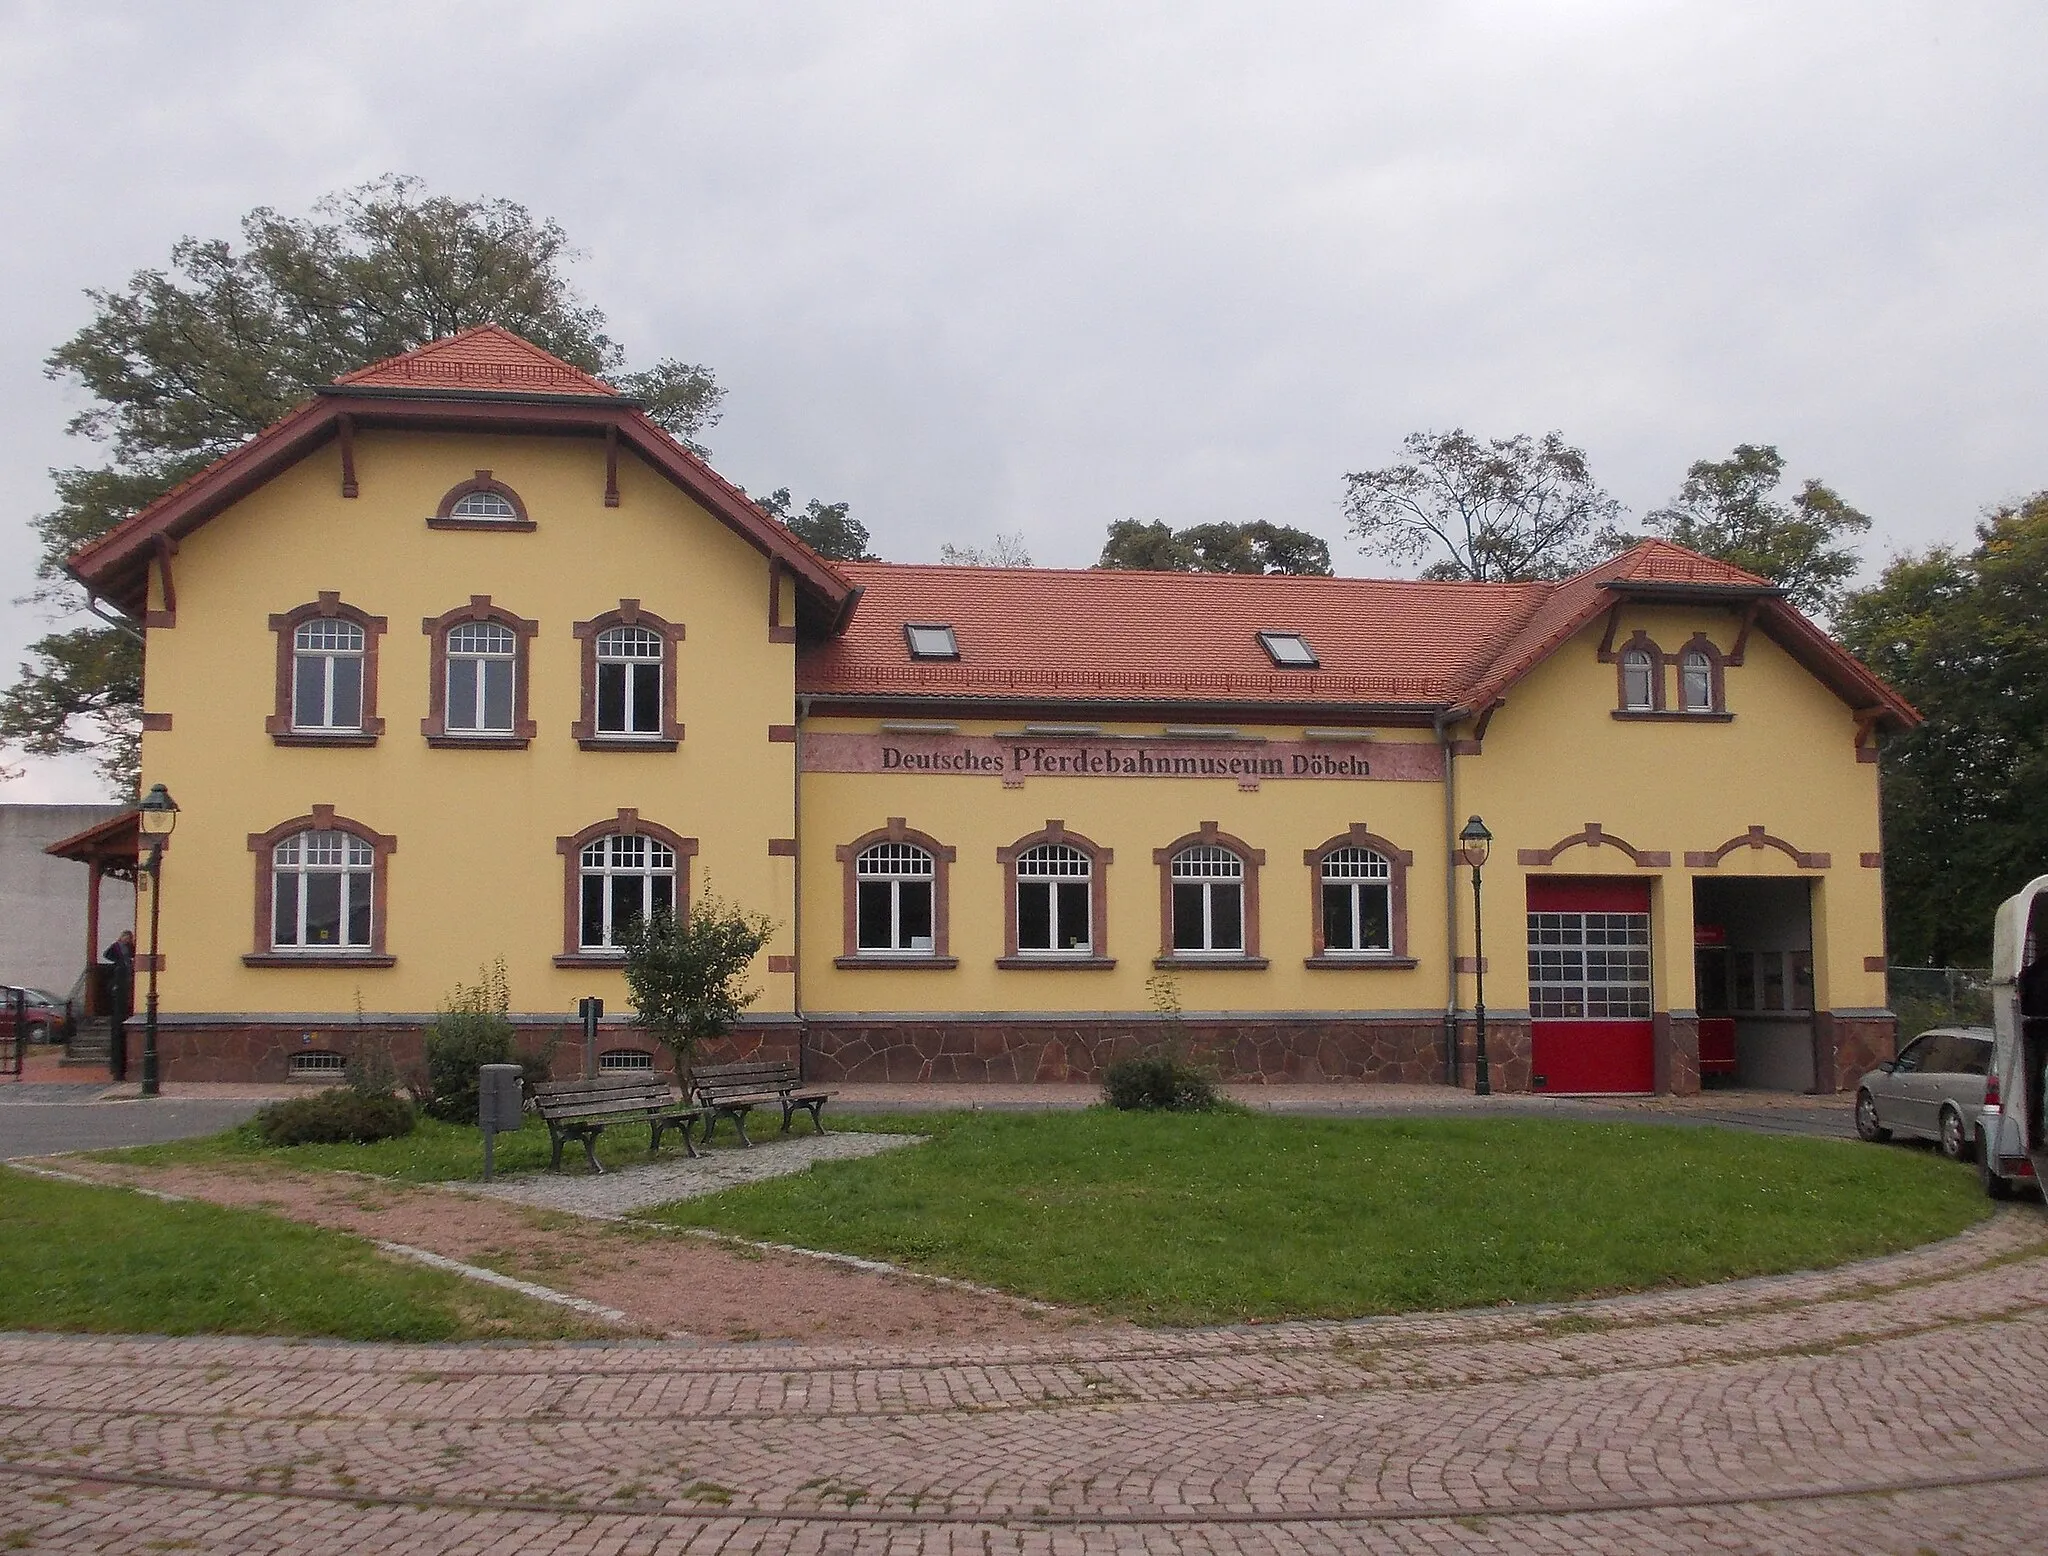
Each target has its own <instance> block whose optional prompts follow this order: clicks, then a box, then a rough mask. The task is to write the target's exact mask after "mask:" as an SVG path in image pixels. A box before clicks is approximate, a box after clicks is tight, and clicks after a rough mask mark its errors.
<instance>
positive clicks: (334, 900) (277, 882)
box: [242, 805, 398, 967]
mask: <svg viewBox="0 0 2048 1556" xmlns="http://www.w3.org/2000/svg"><path fill="white" fill-rule="evenodd" d="M249 851H250V852H251V853H252V854H254V855H255V856H256V916H255V947H254V949H253V950H251V952H250V953H249V954H248V955H247V956H245V957H243V958H242V960H243V962H244V963H246V964H247V965H249V966H251V967H389V966H391V965H392V963H393V962H394V961H395V960H396V958H395V957H393V956H392V955H391V954H390V953H389V952H388V951H387V950H386V948H385V937H384V925H385V917H386V913H387V908H388V902H389V896H390V859H391V856H392V855H393V854H394V853H396V852H397V851H398V839H397V838H395V837H391V836H388V835H387V834H384V833H381V832H378V831H377V830H376V829H375V828H373V827H369V826H366V825H364V824H363V823H362V822H360V821H356V820H353V819H351V818H350V817H347V816H340V815H337V814H335V810H334V807H333V806H332V805H315V806H314V807H313V808H312V810H311V811H310V812H309V813H308V814H306V815H304V816H295V817H293V818H292V819H291V820H290V821H285V822H280V823H279V824H278V825H277V826H274V827H272V828H271V829H270V830H269V831H268V832H252V833H251V834H250V835H249Z"/></svg>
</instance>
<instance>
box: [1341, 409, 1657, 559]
mask: <svg viewBox="0 0 2048 1556" xmlns="http://www.w3.org/2000/svg"><path fill="white" fill-rule="evenodd" d="M1401 452H1402V454H1403V455H1404V456H1405V457H1404V458H1403V459H1401V460H1399V461H1398V462H1396V463H1394V464H1391V465H1388V466H1386V467H1384V468H1383V469H1379V470H1361V471H1354V472H1353V473H1352V474H1350V475H1347V476H1345V477H1344V481H1345V485H1346V486H1347V487H1348V488H1349V492H1348V495H1347V496H1346V497H1345V500H1344V510H1345V512H1346V513H1348V514H1349V515H1350V517H1351V529H1352V533H1353V534H1355V535H1356V536H1357V537H1358V540H1359V543H1360V545H1361V546H1362V547H1363V548H1364V549H1365V550H1366V551H1368V552H1376V553H1378V554H1379V555H1381V556H1384V557H1387V558H1388V559H1390V560H1392V561H1395V562H1404V563H1413V562H1421V561H1424V560H1425V559H1427V560H1428V561H1429V565H1428V566H1427V567H1425V568H1424V569H1423V570H1422V576H1423V577H1425V578H1466V579H1471V580H1473V581H1475V582H1479V583H1518V582H1521V581H1523V580H1526V579H1532V578H1561V577H1563V576H1564V575H1565V574H1567V573H1572V572H1576V571H1578V570H1579V569H1580V568H1582V567H1585V566H1587V565H1589V564H1591V563H1593V562H1595V561H1598V560H1599V559H1600V557H1601V556H1602V555H1604V554H1605V549H1606V547H1605V544H1604V539H1605V537H1606V536H1607V535H1609V534H1611V533H1612V531H1613V530H1614V528H1615V526H1616V524H1617V522H1618V521H1619V519H1620V517H1621V505H1620V504H1619V503H1617V502H1616V501H1615V500H1614V499H1613V498H1612V497H1610V496H1608V495H1607V493H1606V492H1605V491H1603V490H1602V489H1601V488H1600V486H1599V484H1598V483H1597V482H1596V481H1594V479H1593V477H1592V474H1591V472H1590V471H1589V470H1588V469H1587V467H1586V455H1585V451H1584V450H1583V449H1577V448H1573V447H1572V446H1571V445H1570V444H1568V443H1566V442H1565V440H1564V436H1563V434H1561V433H1557V432H1546V433H1545V434H1544V435H1543V436H1542V437H1541V438H1532V437H1530V436H1528V435H1527V434H1521V435H1519V436H1516V437H1512V438H1491V439H1486V440H1483V441H1482V440H1481V439H1479V438H1476V437H1474V436H1473V435H1472V434H1471V433H1469V432H1467V431H1465V430H1464V429H1463V428H1462V427H1458V428H1453V429H1452V430H1451V431H1449V432H1411V433H1410V434H1409V435H1408V436H1407V437H1405V438H1403V439H1402V440H1401Z"/></svg>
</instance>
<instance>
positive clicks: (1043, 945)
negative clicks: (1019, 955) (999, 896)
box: [1017, 881, 1052, 951]
mask: <svg viewBox="0 0 2048 1556" xmlns="http://www.w3.org/2000/svg"><path fill="white" fill-rule="evenodd" d="M1017 949H1018V950H1020V951H1050V950H1051V949H1052V883H1051V882H1050V881H1019V882H1018V883H1017Z"/></svg>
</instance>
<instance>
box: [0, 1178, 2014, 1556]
mask: <svg viewBox="0 0 2048 1556" xmlns="http://www.w3.org/2000/svg"><path fill="white" fill-rule="evenodd" d="M2044 1299H2048V1226H2044V1223H2043V1219H2042V1215H2041V1212H2040V1211H2039V1209H2038V1208H2036V1207H2031V1206H2029V1207H2016V1208H2013V1209H2008V1210H2006V1211H2004V1212H2002V1213H2001V1214H2000V1215H1999V1216H1998V1217H1997V1218H1995V1219H1994V1220H1992V1221H1990V1222H1987V1223H1986V1224H1984V1225H1983V1226H1981V1227H1979V1228H1977V1229H1975V1230H1973V1231H1972V1232H1970V1233H1968V1234H1966V1235H1965V1236H1964V1237H1962V1238H1960V1239H1958V1240H1956V1241H1954V1242H1951V1243H1947V1244H1944V1245H1940V1246H1937V1247H1933V1248H1927V1249H1922V1250H1918V1251H1916V1252H1913V1253H1908V1254H1903V1255H1898V1256H1894V1257H1891V1258H1888V1259H1883V1260H1878V1261H1873V1262H1871V1263H1867V1264H1863V1265H1859V1266H1853V1267H1850V1268H1846V1269H1843V1270H1838V1271H1835V1272H1833V1273H1830V1274H1820V1275H1804V1276H1791V1277H1781V1278H1775V1279H1768V1280H1759V1281H1753V1282H1745V1283H1738V1284H1733V1285H1727V1286H1720V1287H1713V1288H1707V1289H1704V1290H1699V1291H1690V1292H1676V1293H1659V1294H1653V1295H1646V1296H1640V1297H1632V1298H1620V1299H1612V1300H1608V1301H1602V1302H1592V1303H1583V1304H1574V1305H1569V1306H1561V1307H1543V1308H1502V1309H1497V1310H1489V1311H1485V1312H1478V1313H1465V1314H1454V1315H1419V1316H1409V1317H1403V1318H1394V1319H1383V1320H1368V1321H1358V1322H1351V1323H1336V1324H1285V1325H1274V1326H1270V1327H1264V1328H1240V1329H1229V1330H1212V1331H1197V1332H1187V1331H1179V1332H1159V1331H1154V1332H1134V1331H1129V1330H1123V1331H1117V1332H1100V1331H1076V1332H1073V1333H1068V1334H1049V1335H1045V1336H1033V1337H1028V1338H1024V1339H1015V1338H1011V1339H1004V1340H988V1341H974V1340H971V1339H969V1340H963V1339H959V1338H951V1339H945V1340H939V1341H933V1342H929V1343H925V1344H892V1345H877V1344H874V1343H862V1344H857V1345H856V1344H839V1345H801V1346H798V1345H792V1346H764V1345H707V1344H687V1343H661V1342H654V1343H642V1344H631V1343H626V1344H609V1345H557V1346H509V1345H498V1344H493V1345H479V1346H445V1347H436V1346H395V1345H338V1344H290V1343H279V1342H268V1341H257V1340H221V1339H194V1340H150V1339H84V1338H64V1337H36V1336H26V1335H15V1336H6V1337H0V1376H4V1377H5V1380H6V1387H5V1390H4V1398H0V1435H4V1439H5V1450H4V1465H0V1538H5V1539H7V1540H8V1541H9V1542H10V1543H11V1544H13V1545H14V1546H15V1547H16V1548H20V1549H29V1550H92V1551H103V1552H138V1553H140V1552H148V1551H163V1550H193V1551H202V1552H205V1551H218V1552H229V1551H236V1552H240V1551H252V1552H253V1551H344V1550H392V1549H412V1550H418V1551H435V1552H482V1551H485V1550H547V1551H579V1552H585V1551H587V1552H619V1553H636V1552H654V1551H676V1552H683V1551H689V1552H712V1551H717V1552H763V1553H766V1552H783V1551H792V1552H795V1551H805V1552H810V1551H816V1552H827V1551H846V1552H890V1553H898V1552H922V1551H935V1552H937V1551H943V1552H970V1551H971V1552H982V1553H991V1552H994V1553H1003V1552H1047V1553H1052V1552H1074V1553H1087V1552H1095V1551H1105V1552H1106V1551H1146V1552H1168V1551H1173V1552H1178V1551H1211V1550H1233V1551H1236V1550H1242V1551H1260V1552H1265V1551H1271V1552H1294V1551H1330V1552H1338V1551H1347V1552H1348V1551H1414V1552H1525V1551H1526V1552H1549V1551H1586V1550H1612V1551H1623V1552H1635V1551H1660V1552H1662V1551H1709V1550H1711V1551H1756V1552H1765V1551H1768V1552H1792V1551H1856V1552H1886V1553H1890V1552H1896V1553H1899V1556H1919V1553H1924V1552H1930V1551H1931V1552H1937V1553H1940V1556H1956V1553H1964V1552H1986V1553H1989V1552H1999V1553H2005V1552H2015V1551H2031V1550H2039V1549H2041V1548H2042V1545H2043V1541H2042V1533H2041V1531H2042V1529H2043V1526H2044V1524H2048V1410H2044V1409H2043V1408H2041V1403H2040V1402H2041V1401H2043V1400H2048V1300H2044Z"/></svg>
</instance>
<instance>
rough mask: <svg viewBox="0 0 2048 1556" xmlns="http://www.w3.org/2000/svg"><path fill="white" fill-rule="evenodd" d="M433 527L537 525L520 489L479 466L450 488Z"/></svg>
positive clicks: (526, 527) (429, 524) (516, 527)
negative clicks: (512, 486) (467, 478)
mask: <svg viewBox="0 0 2048 1556" xmlns="http://www.w3.org/2000/svg"><path fill="white" fill-rule="evenodd" d="M427 527H428V528H430V529H473V530H531V529H535V528H537V527H538V526H537V525H535V523H534V522H533V519H532V518H531V517H530V516H529V515H528V514H527V511H526V504H525V503H524V502H523V501H521V500H520V496H519V494H518V493H517V492H515V491H513V490H512V488H511V487H509V486H507V485H506V484H505V483H504V482H503V481H500V480H498V479H497V478H496V477H494V476H493V475H492V474H491V472H490V471H488V470H479V471H477V473H476V474H475V475H474V476H472V477H471V478H470V479H469V480H467V481H459V482H457V483H456V484H455V485H454V486H451V487H449V488H448V491H447V494H446V495H445V496H444V497H442V499H441V502H440V505H439V506H438V507H437V508H435V510H434V516H433V517H432V518H430V519H428V520H427Z"/></svg>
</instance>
